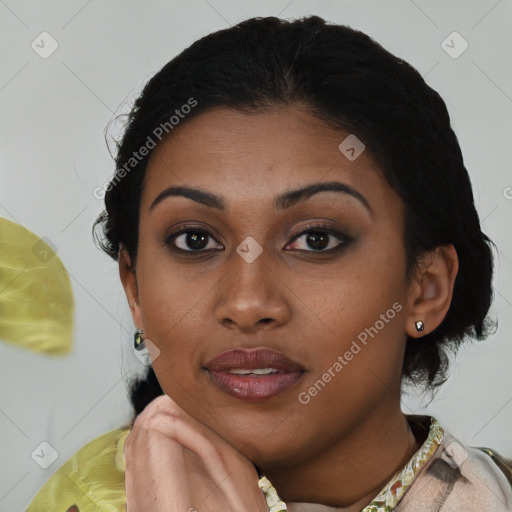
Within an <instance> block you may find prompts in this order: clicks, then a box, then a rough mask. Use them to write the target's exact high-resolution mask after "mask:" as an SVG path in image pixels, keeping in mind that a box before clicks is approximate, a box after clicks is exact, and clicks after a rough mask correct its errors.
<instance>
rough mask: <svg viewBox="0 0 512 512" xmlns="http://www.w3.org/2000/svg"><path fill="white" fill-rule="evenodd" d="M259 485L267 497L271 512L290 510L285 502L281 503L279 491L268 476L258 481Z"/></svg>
mask: <svg viewBox="0 0 512 512" xmlns="http://www.w3.org/2000/svg"><path fill="white" fill-rule="evenodd" d="M258 485H259V487H260V489H261V490H262V491H263V494H264V495H265V499H266V500H267V506H268V510H269V512H285V511H286V510H288V508H287V507H286V504H285V503H284V501H281V499H280V498H279V496H278V495H277V491H276V490H275V489H274V486H273V485H272V484H271V483H270V481H269V479H268V478H267V477H266V476H262V477H261V478H260V479H259V480H258Z"/></svg>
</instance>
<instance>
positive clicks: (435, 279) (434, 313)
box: [405, 244, 459, 338]
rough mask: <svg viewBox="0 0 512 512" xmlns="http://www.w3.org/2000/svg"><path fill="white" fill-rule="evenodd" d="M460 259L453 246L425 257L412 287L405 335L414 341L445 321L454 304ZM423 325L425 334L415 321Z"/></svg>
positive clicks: (411, 284)
mask: <svg viewBox="0 0 512 512" xmlns="http://www.w3.org/2000/svg"><path fill="white" fill-rule="evenodd" d="M458 270H459V258H458V257H457V251H456V250H455V247H454V246H453V245H452V244H447V245H440V246H438V247H436V249H435V250H434V251H431V252H428V253H426V254H425V255H424V256H422V257H421V260H420V261H419V263H418V267H417V270H416V272H415V275H414V276H413V277H412V278H411V282H410V283H409V293H408V298H407V310H408V313H407V323H406V329H405V330H406V333H407V334H408V335H409V336H410V337H411V338H419V337H421V336H424V335H425V334H429V333H430V332H432V331H433V330H434V329H436V328H437V327H438V326H439V325H440V324H441V322H442V321H443V319H444V317H445V316H446V313H447V312H448V309H449V308H450V304H451V301H452V295H453V287H454V284H455V277H456V276H457V272H458ZM418 320H421V321H422V322H423V326H424V328H423V331H418V330H417V329H416V321H418Z"/></svg>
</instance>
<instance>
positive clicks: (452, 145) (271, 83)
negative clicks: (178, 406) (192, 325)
mask: <svg viewBox="0 0 512 512" xmlns="http://www.w3.org/2000/svg"><path fill="white" fill-rule="evenodd" d="M187 104H188V105H193V104H194V106H193V107H192V108H187V109H185V108H184V106H185V105H187ZM292 104H294V105H303V106H304V105H305V106H306V107H307V108H308V109H309V111H310V112H311V113H312V114H314V115H315V116H317V117H318V118H319V119H321V120H322V121H324V122H325V123H327V124H329V125H331V126H333V127H336V128H339V129H341V130H344V131H348V132H350V133H354V134H356V136H357V137H358V138H359V139H360V140H361V141H362V142H363V143H364V144H365V146H366V147H367V149H368V151H369V152H370V155H371V156H372V157H373V158H374V159H375V161H376V162H377V163H378V164H379V167H380V169H381V170H382V172H383V174H384V176H385V178H386V179H387V181H388V183H389V184H390V186H391V187H392V188H393V189H394V190H395V191H396V192H397V193H398V194H399V195H400V197H401V198H402V199H403V201H404V204H405V234H404V247H405V252H406V256H407V268H406V272H407V276H408V277H410V276H411V273H412V271H413V270H414V269H415V268H416V264H417V262H418V258H419V256H421V255H422V254H423V253H425V252H427V251H430V250H433V249H435V248H436V247H437V246H439V245H443V244H453V245H454V246H455V249H456V251H457V255H458V259H459V270H458V274H457V277H456V280H455V285H454V291H453V297H452V301H451V305H450V308H449V310H448V312H447V314H446V316H445V318H444V320H443V321H442V323H441V324H440V325H439V326H438V327H437V329H435V330H434V331H433V332H431V333H429V334H427V335H425V336H423V337H422V338H420V339H414V338H411V337H409V338H408V339H407V344H406V350H405V357H404V363H403V372H402V374H403V382H409V383H412V384H420V383H424V384H425V385H426V387H427V388H429V389H431V390H433V389H434V388H436V387H437V386H439V385H440V384H441V383H443V382H444V381H445V380H446V378H447V377H446V373H447V369H448V367H449V357H448V355H449V351H450V350H452V351H456V349H457V348H458V347H459V345H460V344H461V343H462V342H463V341H464V340H465V339H467V338H475V339H479V340H481V339H484V338H486V337H487V336H488V334H489V332H490V326H491V322H490V321H489V319H488V318H487V313H488V311H489V308H490V305H491V302H492V298H493V291H492V277H493V256H492V252H491V245H494V244H493V242H492V241H491V240H490V239H489V238H488V237H487V236H486V235H485V234H484V233H483V232H482V231H481V229H480V222H479V218H478V214H477V212H476V209H475V205H474V199H473V193H472V188H471V182H470V179H469V176H468V172H467V170H466V168H465V166H464V162H463V157H462V154H461V150H460V147H459V143H458V140H457V137H456V135H455V133H454V132H453V130H452V128H451V125H450V118H449V115H448V111H447V109H446V105H445V103H444V101H443V100H442V98H441V97H440V96H439V94H438V93H437V92H436V91H434V90H433V89H432V88H431V87H429V86H428V85H427V84H426V83H425V81H424V80H423V78H422V76H421V75H420V74H419V73H418V71H417V70H416V69H414V68H413V67H412V66H411V65H410V64H408V63H407V62H405V61H404V60H402V59H400V58H397V57H396V56H394V55H392V54H391V53H389V52H388V51H387V50H385V49H384V48H383V47H382V46H381V45H380V44H378V43H377V42H375V41H374V40H373V39H372V38H370V37H369V36H368V35H366V34H364V33H363V32H360V31H358V30H355V29H352V28H350V27H348V26H343V25H337V24H332V23H328V22H326V21H325V20H323V19H322V18H320V17H318V16H309V17H304V18H301V19H296V20H291V21H288V20H282V19H278V18H276V17H265V18H260V17H258V18H251V19H248V20H245V21H243V22H241V23H239V24H238V25H235V26H233V27H231V28H228V29H225V30H220V31H218V32H214V33H212V34H209V35H207V36H205V37H203V38H201V39H199V40H198V41H196V42H194V43H193V44H192V45H191V46H189V47H188V48H186V49H185V50H184V51H182V52H181V53H180V54H179V55H178V56H176V57H175V58H174V59H172V60H171V61H170V62H168V63H167V64H166V65H165V66H164V67H163V68H162V69H161V70H160V71H159V72H158V73H156V75H154V76H153V77H152V79H151V80H150V81H149V82H148V83H147V84H146V86H145V87H144V89H143V91H142V93H141V94H140V96H139V97H138V99H137V100H136V102H135V104H134V106H133V109H132V110H131V112H130V114H129V115H128V119H127V123H126V125H125V131H124V134H123V137H122V140H121V141H120V142H118V143H117V155H116V158H115V161H116V171H115V174H114V176H113V177H112V179H111V181H110V185H109V187H108V188H107V190H106V194H105V208H106V211H103V212H102V213H101V214H100V216H99V217H98V219H97V220H96V222H95V223H94V226H93V236H94V235H95V234H96V227H97V226H98V227H100V228H101V230H102V235H103V236H102V237H98V243H99V244H100V246H101V248H102V249H103V250H104V251H105V252H106V253H107V254H109V255H110V256H111V257H112V258H113V259H114V260H116V261H117V258H118V250H119V247H120V244H122V245H123V246H124V247H125V248H126V249H127V251H128V253H129V255H130V257H131V260H132V265H133V267H134V268H135V262H136V257H137V241H138V225H139V206H140V197H141V190H142V186H143V180H144V174H145V168H146V164H147V161H148V158H149V156H150V155H151V151H149V152H148V153H147V154H146V155H145V156H144V157H141V156H140V155H139V153H138V150H139V149H140V148H141V147H142V146H144V145H145V144H146V145H147V141H149V138H151V139H152V140H154V139H155V137H156V135H155V134H159V133H160V132H161V131H162V130H161V128H160V132H159V131H158V130H159V128H158V127H162V126H164V127H166V128H165V131H166V132H169V133H171V130H172V128H173V126H172V124H173V122H172V120H171V118H170V116H172V115H173V114H180V113H185V112H186V115H183V116H181V115H180V118H181V119H180V120H179V121H178V122H180V124H182V123H186V122H188V121H189V120H190V119H193V118H194V117H195V116H197V115H199V114H201V113H203V112H206V111H207V110H208V109H211V108H214V107H224V108H230V109H235V110H238V111H241V112H245V113H259V112H264V111H268V110H271V109H273V108H276V107H279V106H286V105H292ZM171 136H172V135H171ZM148 137H149V138H148ZM136 153H137V159H135V158H134V154H136ZM128 163H129V165H128ZM132 164H133V165H132ZM162 393H163V391H162V389H161V387H160V385H159V383H158V380H157V378H156V375H155V373H154V372H153V369H152V368H151V367H150V368H149V370H148V373H147V375H146V376H145V377H144V378H142V379H141V380H138V381H136V382H135V383H133V385H132V387H131V390H130V399H131V402H132V404H133V407H134V409H135V413H136V414H138V413H140V411H142V409H143V408H144V407H145V406H146V405H147V403H149V402H150V401H151V400H152V399H153V398H155V397H156V396H158V395H160V394H162Z"/></svg>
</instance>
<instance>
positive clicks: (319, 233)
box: [292, 226, 353, 253]
mask: <svg viewBox="0 0 512 512" xmlns="http://www.w3.org/2000/svg"><path fill="white" fill-rule="evenodd" d="M293 240H294V242H293V243H294V244H297V241H298V240H303V242H302V244H300V245H302V247H292V249H295V250H298V251H306V252H323V253H330V252H335V251H339V250H342V249H344V248H345V247H347V246H348V245H349V244H350V243H351V242H352V241H353V239H352V238H351V237H348V236H346V235H344V234H343V233H340V232H339V231H336V230H334V229H332V228H330V227H329V226H316V227H309V228H308V229H307V230H306V231H302V232H301V233H299V234H298V235H297V236H296V237H295V238H294V239H293ZM336 240H337V241H336Z"/></svg>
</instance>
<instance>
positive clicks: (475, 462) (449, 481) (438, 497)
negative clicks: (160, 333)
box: [26, 415, 512, 512]
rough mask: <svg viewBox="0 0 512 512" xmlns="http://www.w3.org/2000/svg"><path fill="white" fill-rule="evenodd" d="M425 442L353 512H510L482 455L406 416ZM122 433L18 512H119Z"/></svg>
mask: <svg viewBox="0 0 512 512" xmlns="http://www.w3.org/2000/svg"><path fill="white" fill-rule="evenodd" d="M407 418H408V421H409V423H410V425H411V428H412V430H413V432H414V433H415V435H416V436H422V431H423V432H424V433H425V434H427V436H426V439H425V441H424V442H423V444H422V445H421V447H420V448H419V449H418V451H417V452H416V453H414V455H413V456H412V457H411V459H410V460H409V461H408V462H407V464H406V465H405V466H404V467H403V468H402V469H401V470H400V471H398V472H397V473H396V474H395V475H394V476H393V477H392V478H391V479H390V480H389V482H388V483H387V484H386V485H385V486H384V487H383V489H382V490H381V491H380V492H379V493H378V495H377V496H376V497H375V498H374V499H373V500H372V502H371V503H370V504H369V505H367V506H366V507H365V508H363V509H362V511H361V512H390V511H394V512H461V511H464V512H466V511H475V512H484V511H490V512H491V511H492V512H506V511H512V484H511V483H510V482H509V481H508V480H507V478H506V477H505V474H504V473H503V472H502V471H501V470H500V469H499V467H498V466H497V464H495V462H494V461H493V459H492V458H491V457H490V456H489V455H488V454H487V453H486V452H484V451H483V450H480V449H478V448H473V447H467V446H464V445H463V444H462V443H460V442H459V441H457V439H456V438H455V437H453V436H452V435H451V434H449V433H448V432H446V431H445V430H444V429H443V428H442V427H441V425H440V424H439V423H438V422H437V420H436V419H435V418H433V417H431V416H417V415H409V416H407ZM129 432H130V428H129V427H122V428H119V429H116V430H112V431H110V432H108V433H107V434H104V435H102V436H100V437H98V438H96V439H94V440H93V441H91V442H90V443H88V444H86V445H85V446H84V447H83V448H81V449H80V450H78V452H77V453H75V454H74V455H73V456H72V457H71V458H70V459H68V460H67V461H66V462H65V463H64V464H63V465H62V466H61V467H60V468H59V469H58V470H57V471H56V472H55V473H54V474H53V475H52V476H51V477H50V479H49V480H48V481H47V482H46V483H45V484H44V486H43V487H42V488H41V489H40V491H39V492H38V494H37V495H36V497H35V498H34V499H33V500H32V502H31V504H30V505H29V507H28V508H27V510H26V512H43V511H49V510H51V511H52V512H99V511H101V512H125V507H126V498H125V490H124V468H125V460H124V453H123V446H124V441H125V440H126V437H127V436H128V434H129ZM258 485H259V487H260V488H261V490H262V491H263V493H264V494H265V498H266V500H267V505H268V507H269V511H270V512H281V511H284V510H286V505H285V504H284V503H283V502H282V501H281V500H280V498H279V495H278V494H277V492H276V490H275V488H274V487H273V486H272V484H271V482H270V481H269V480H268V479H267V478H266V477H265V476H264V475H263V476H261V478H260V479H259V482H258Z"/></svg>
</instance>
